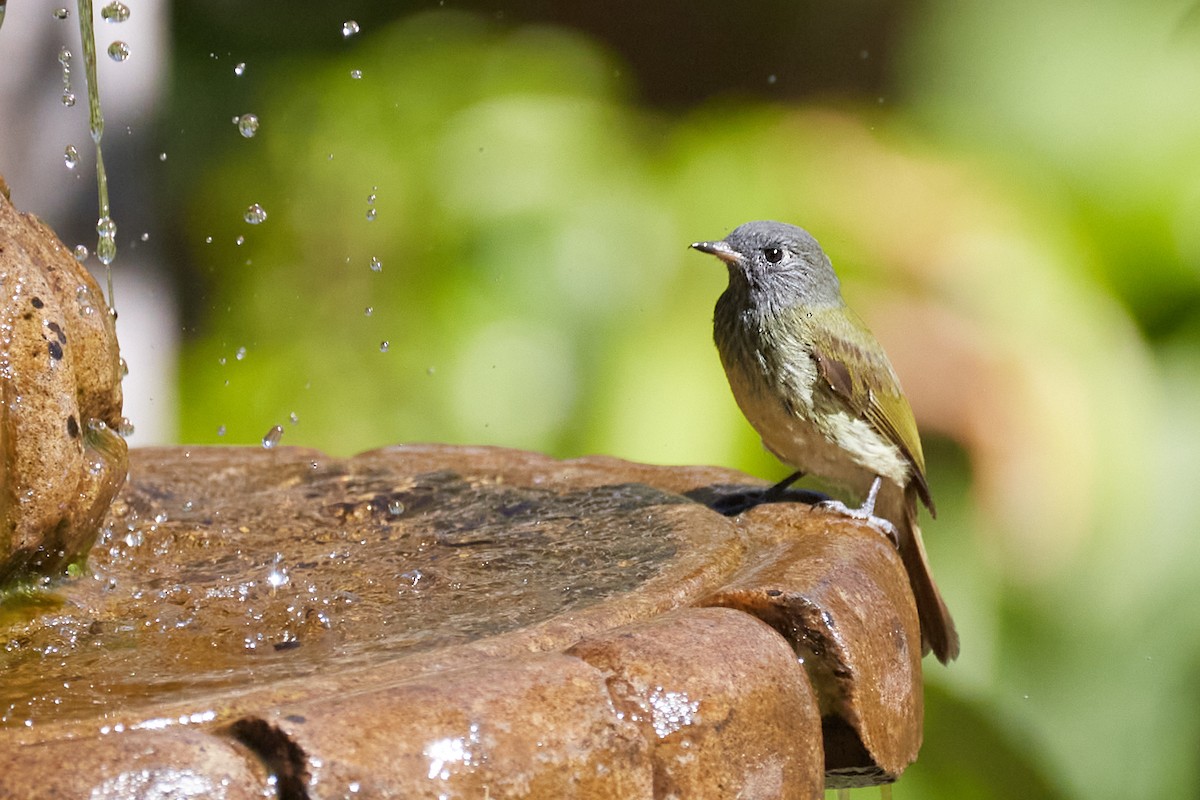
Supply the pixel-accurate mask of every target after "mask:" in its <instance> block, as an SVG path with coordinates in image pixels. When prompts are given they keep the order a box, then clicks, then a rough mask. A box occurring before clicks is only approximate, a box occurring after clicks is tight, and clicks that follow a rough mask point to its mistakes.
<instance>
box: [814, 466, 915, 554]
mask: <svg viewBox="0 0 1200 800" xmlns="http://www.w3.org/2000/svg"><path fill="white" fill-rule="evenodd" d="M882 485H883V479H882V478H880V477H879V476H878V475H877V476H875V480H874V481H872V483H871V491H869V492H867V499H866V500H864V501H863V504H862V505H861V506H859V507H858V508H850V507H849V506H847V505H846V504H845V503H843V502H842V501H841V500H826V501H824V502H822V503H820V505H821V506H822V507H824V508H828V509H830V510H832V511H837V512H838V513H840V514H845V515H846V516H848V517H853V518H854V519H858V520H862V521H863V522H865V523H867V525H869V526H870V527H871V528H872V529H873V530H875V531H876V532H878V533H879V534H880V535H881V536H885V537H887V538H888V540H889V541H891V543H892V544H893V545H895V546H896V548H897V549H899V547H900V532H899V531H897V530H896V526H895V525H893V524H892V523H891V522H890V521H888V520H886V519H884V518H883V517H877V516H875V499H876V498H877V497H878V496H879V487H880V486H882Z"/></svg>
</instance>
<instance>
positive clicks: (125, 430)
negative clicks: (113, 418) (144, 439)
mask: <svg viewBox="0 0 1200 800" xmlns="http://www.w3.org/2000/svg"><path fill="white" fill-rule="evenodd" d="M133 431H134V427H133V423H132V422H130V421H129V417H121V421H120V422H119V423H117V434H118V435H120V436H121V437H122V438H125V439H128V438H129V437H130V436H133Z"/></svg>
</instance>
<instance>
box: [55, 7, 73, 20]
mask: <svg viewBox="0 0 1200 800" xmlns="http://www.w3.org/2000/svg"><path fill="white" fill-rule="evenodd" d="M69 16H71V12H70V11H68V10H67V9H65V8H61V7H60V8H56V9H54V18H55V19H66V18H67V17H69Z"/></svg>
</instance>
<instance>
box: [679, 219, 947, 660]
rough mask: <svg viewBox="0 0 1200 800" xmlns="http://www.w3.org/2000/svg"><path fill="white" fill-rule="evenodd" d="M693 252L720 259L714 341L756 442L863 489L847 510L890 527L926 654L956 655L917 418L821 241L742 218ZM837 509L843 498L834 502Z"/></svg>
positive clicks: (782, 485)
mask: <svg viewBox="0 0 1200 800" xmlns="http://www.w3.org/2000/svg"><path fill="white" fill-rule="evenodd" d="M692 247H693V248H695V249H696V250H699V251H701V252H704V253H711V254H712V255H714V256H716V257H717V258H719V259H721V260H722V261H724V262H725V265H726V267H728V270H729V287H728V288H727V289H726V290H725V292H724V293H723V294H722V295H721V297H720V299H718V300H717V306H716V311H715V313H714V316H713V338H714V340H715V341H716V344H717V351H718V352H719V353H720V355H721V364H722V365H723V366H724V367H725V375H726V376H727V377H728V378H729V386H730V388H731V389H733V396H734V399H736V400H737V404H738V406H739V407H740V408H741V409H742V413H743V414H745V415H746V419H748V420H749V421H750V424H751V425H753V426H754V429H755V430H756V431H758V433H759V435H760V436H761V437H762V440H763V444H764V445H765V446H766V448H767V449H768V450H770V451H771V452H772V453H773V454H774V455H775V456H776V457H777V458H778V459H779V460H780V461H783V462H784V463H786V464H789V465H791V466H792V467H794V468H796V469H797V470H798V471H797V472H795V473H793V474H792V475H789V476H788V477H787V478H785V479H784V480H782V481H780V482H779V483H778V484H776V485H775V486H774V487H772V488H771V489H769V490H768V491H767V495H766V496H767V498H769V499H775V498H777V497H779V496H781V495H782V494H783V492H784V490H785V489H786V488H787V487H788V486H789V485H791V483H792V482H794V481H795V480H796V479H798V478H799V477H800V476H802V475H804V474H809V473H811V474H813V475H817V476H819V477H821V478H824V479H825V480H828V481H829V482H831V483H833V484H835V485H838V486H841V487H843V488H845V489H847V490H848V491H851V492H855V493H857V494H859V495H860V496H864V497H865V498H866V501H865V502H864V503H863V507H862V508H861V509H858V510H857V511H852V512H850V513H851V514H853V515H855V516H860V517H867V518H873V517H874V516H875V514H876V513H878V516H879V517H882V518H883V519H884V520H886V521H888V522H890V523H891V524H892V525H893V526H894V527H895V533H896V545H897V547H898V549H899V551H900V558H901V560H902V561H903V562H904V567H905V569H906V570H907V572H908V579H909V583H910V584H911V586H912V591H913V596H914V597H915V598H916V601H917V616H918V617H919V619H920V622H921V639H922V645H923V650H924V652H929V651H930V650H932V651H933V653H934V655H935V656H937V659H938V660H939V661H941V662H942V663H943V664H945V663H947V662H949V661H950V660H951V659H954V658H956V657H957V656H958V651H959V646H958V632H957V631H956V630H955V628H954V621H953V620H952V619H951V618H950V612H949V611H947V610H946V604H945V603H944V602H942V597H941V594H939V592H938V590H937V585H936V584H934V582H933V576H932V575H930V572H929V562H928V560H927V559H926V556H925V547H924V545H923V544H922V543H921V529H920V528H919V527H917V500H918V499H920V500H921V501H922V502H923V503H924V504H925V506H926V507H927V508H928V509H929V512H930V514H935V513H936V512H935V510H934V505H933V499H932V498H931V497H930V495H929V485H928V483H927V482H926V480H925V456H924V455H923V453H922V452H921V439H920V436H919V434H918V433H917V423H916V420H915V419H914V418H913V413H912V409H911V408H910V407H909V405H908V400H907V399H906V398H905V397H904V392H903V391H902V390H901V389H900V381H899V379H898V378H897V377H896V372H895V370H893V369H892V365H891V363H890V362H889V361H888V358H887V356H886V355H885V354H884V352H883V348H882V347H880V345H879V342H878V341H876V339H875V337H874V336H873V335H872V334H871V332H870V330H868V329H867V326H866V325H865V324H863V322H862V320H861V319H859V317H858V315H857V314H855V313H854V312H853V311H851V310H850V308H849V307H847V306H846V303H845V302H844V301H843V300H842V293H841V288H840V285H839V284H838V279H837V276H836V275H835V274H834V272H833V266H832V265H831V264H830V263H829V258H828V257H826V255H825V253H824V251H822V250H821V246H820V245H819V244H817V240H816V239H814V238H813V237H812V236H811V235H810V234H809V233H808V232H807V231H805V230H804V229H802V228H798V227H796V226H795V225H787V224H784V223H782V222H747V223H746V224H745V225H742V226H740V227H739V228H737V229H736V230H734V231H733V232H732V233H730V234H729V235H728V236H726V237H725V238H724V239H723V240H721V241H713V242H696V243H695V244H693V245H692ZM835 505H837V506H838V507H840V508H842V509H843V510H848V509H845V506H843V505H841V504H840V503H836V504H835Z"/></svg>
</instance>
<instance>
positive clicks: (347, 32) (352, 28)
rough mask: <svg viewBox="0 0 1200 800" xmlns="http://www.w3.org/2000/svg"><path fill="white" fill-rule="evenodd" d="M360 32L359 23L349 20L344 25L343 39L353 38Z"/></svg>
mask: <svg viewBox="0 0 1200 800" xmlns="http://www.w3.org/2000/svg"><path fill="white" fill-rule="evenodd" d="M359 30H361V29H360V28H359V27H358V23H357V22H355V21H354V20H352V19H348V20H346V21H345V22H343V23H342V38H343V39H349V38H350V37H351V36H353V35H354V34H356V33H358V32H359Z"/></svg>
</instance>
